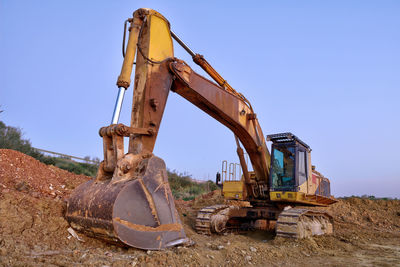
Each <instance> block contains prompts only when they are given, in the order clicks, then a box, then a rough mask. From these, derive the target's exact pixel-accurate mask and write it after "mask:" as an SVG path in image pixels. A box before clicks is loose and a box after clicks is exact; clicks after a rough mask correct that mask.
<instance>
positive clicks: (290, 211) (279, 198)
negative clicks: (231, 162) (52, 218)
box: [65, 8, 336, 250]
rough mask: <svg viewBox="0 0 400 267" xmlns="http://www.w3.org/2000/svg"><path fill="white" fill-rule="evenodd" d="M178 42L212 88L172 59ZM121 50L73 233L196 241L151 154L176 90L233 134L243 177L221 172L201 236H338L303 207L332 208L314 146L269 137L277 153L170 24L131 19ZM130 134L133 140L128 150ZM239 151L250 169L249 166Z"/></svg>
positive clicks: (77, 199) (73, 206) (122, 240)
mask: <svg viewBox="0 0 400 267" xmlns="http://www.w3.org/2000/svg"><path fill="white" fill-rule="evenodd" d="M128 24H129V27H128V31H129V38H128V41H127V44H126V45H125V43H126V41H125V32H126V28H127V26H128ZM172 39H175V40H176V41H177V43H178V44H180V45H181V46H182V47H183V48H184V49H185V50H186V51H187V52H188V53H189V54H190V55H191V56H192V58H193V61H194V62H195V63H196V64H198V65H199V66H200V67H201V68H202V69H203V70H204V71H205V72H206V73H207V74H209V75H210V77H211V78H212V79H213V80H214V82H213V81H210V80H209V79H207V78H204V77H202V76H201V75H199V74H197V73H196V72H194V71H193V70H192V69H191V68H190V66H189V65H188V64H186V63H185V62H184V61H182V60H180V59H178V58H175V57H174V51H173V41H172ZM125 46H126V48H125ZM122 50H123V55H124V61H123V66H122V70H121V74H120V76H119V77H118V81H117V86H118V88H119V90H118V96H117V101H116V104H115V109H114V114H113V117H112V121H111V125H109V126H106V127H102V128H101V129H100V131H99V135H100V136H101V138H102V139H103V150H104V160H103V161H102V162H101V164H100V166H99V169H98V173H97V176H96V177H95V178H94V179H92V180H90V181H88V182H86V183H84V184H82V185H80V186H78V187H77V188H76V189H75V190H74V192H73V193H72V194H71V196H70V197H69V199H68V200H67V208H66V214H65V216H66V219H67V220H68V222H69V223H70V225H71V226H72V227H73V228H74V229H76V230H78V231H81V232H83V233H85V234H87V235H90V236H94V237H97V238H101V239H104V240H107V241H110V242H114V243H119V244H124V245H128V246H132V247H136V248H141V249H149V250H159V249H165V248H168V247H173V246H176V245H185V244H190V243H191V241H190V240H189V239H188V237H187V236H186V234H185V231H184V229H183V226H182V223H181V221H180V218H179V214H178V212H177V210H176V208H175V204H174V198H173V196H172V193H171V189H170V187H169V183H168V177H167V172H166V165H165V163H164V161H163V160H162V159H161V158H159V157H157V156H155V155H154V154H153V149H154V145H155V142H156V139H157V134H158V130H159V127H160V124H161V120H162V116H163V112H164V108H165V105H166V102H167V97H168V94H169V92H170V91H172V92H175V93H177V94H179V95H181V96H182V97H184V98H185V99H187V100H188V101H189V102H191V103H192V104H194V105H195V106H197V107H198V108H199V109H201V110H203V111H204V112H206V113H207V114H208V115H210V116H211V117H213V118H214V119H216V120H217V121H219V122H220V123H222V124H223V125H225V126H226V127H227V128H229V129H230V130H231V131H232V132H233V134H234V137H235V141H236V146H237V154H238V156H239V161H240V167H241V171H242V173H243V175H241V176H240V177H238V178H237V179H236V180H234V179H230V178H232V177H227V175H226V174H227V171H226V170H223V171H222V174H220V175H218V176H217V183H218V184H220V185H221V186H222V188H223V189H222V193H223V195H224V197H225V199H226V204H224V205H213V206H210V207H206V208H203V209H201V210H200V211H199V213H198V216H197V219H196V231H197V232H199V233H203V234H212V233H224V232H242V231H246V230H251V229H275V230H276V232H277V235H278V236H286V237H295V238H302V237H306V236H310V235H320V234H329V233H332V231H333V220H332V217H331V216H330V215H329V214H328V213H326V212H324V211H321V210H317V209H309V208H307V207H309V206H327V205H330V204H332V203H334V202H336V200H335V199H334V198H333V197H332V196H331V194H330V183H329V180H328V179H327V178H325V177H323V176H322V175H321V174H320V173H318V172H317V171H315V169H314V168H313V167H312V166H311V157H310V152H311V149H310V147H309V146H308V145H306V144H305V143H304V142H303V141H301V140H300V139H299V138H297V137H296V136H295V135H293V134H291V133H283V134H275V135H269V136H268V139H269V140H270V141H272V156H271V155H270V152H269V150H268V148H267V145H266V141H265V138H264V136H263V132H262V130H261V127H260V125H259V123H258V120H257V116H256V113H255V112H254V110H253V108H252V106H251V104H250V102H249V101H248V100H247V99H246V98H245V97H244V96H243V95H242V94H241V93H239V92H237V91H236V90H234V89H233V88H232V87H231V86H230V85H229V84H228V83H227V81H226V80H224V79H223V78H222V77H221V75H219V74H218V73H217V72H216V71H215V70H214V69H213V68H212V67H211V65H210V64H209V63H208V62H207V61H206V60H205V58H204V57H203V56H202V55H199V54H196V53H194V52H193V51H192V50H191V49H190V48H189V47H188V46H187V45H186V44H185V43H184V42H183V41H182V40H181V39H180V38H178V36H177V35H176V34H174V33H173V32H172V31H171V29H170V24H169V22H168V21H167V19H165V18H164V17H163V16H162V15H161V14H160V13H158V12H156V11H154V10H151V9H145V8H141V9H138V10H136V11H135V12H134V13H133V18H129V19H128V20H126V22H125V30H124V40H123V48H122ZM135 59H136V62H135ZM134 64H135V65H136V66H135V75H134V78H133V84H134V86H133V87H134V91H133V105H132V115H131V123H130V126H126V125H123V124H121V123H118V120H119V115H120V110H121V106H122V102H123V98H124V94H125V90H126V89H127V88H128V87H129V86H130V84H131V73H132V69H133V65H134ZM124 137H129V148H128V153H126V154H125V152H124ZM242 146H243V147H244V149H245V150H246V152H247V154H248V157H249V159H250V161H251V165H252V167H253V171H250V170H249V169H248V166H247V165H248V164H247V162H246V160H245V156H244V155H245V153H244V150H243V148H242ZM224 174H225V176H224ZM299 206H302V207H299Z"/></svg>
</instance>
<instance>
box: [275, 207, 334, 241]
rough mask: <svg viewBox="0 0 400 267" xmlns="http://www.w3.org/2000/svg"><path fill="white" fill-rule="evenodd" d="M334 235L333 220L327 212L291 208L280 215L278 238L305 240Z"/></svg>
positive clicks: (277, 225) (277, 228) (277, 224)
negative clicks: (306, 238)
mask: <svg viewBox="0 0 400 267" xmlns="http://www.w3.org/2000/svg"><path fill="white" fill-rule="evenodd" d="M332 233H333V218H332V217H331V216H330V215H329V214H328V213H326V212H323V211H315V210H308V209H298V208H291V209H288V210H284V211H282V212H281V213H280V214H279V217H278V221H277V223H276V236H280V237H289V238H305V237H310V236H313V235H325V234H332Z"/></svg>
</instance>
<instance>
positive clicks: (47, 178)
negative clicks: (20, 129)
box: [0, 150, 400, 267]
mask: <svg viewBox="0 0 400 267" xmlns="http://www.w3.org/2000/svg"><path fill="white" fill-rule="evenodd" d="M88 179H90V178H89V177H86V176H82V175H75V174H71V173H69V172H66V171H64V170H60V169H58V168H55V167H53V166H47V165H44V164H42V163H40V162H38V161H36V160H35V159H33V158H31V157H29V156H27V155H24V154H22V153H19V152H16V151H13V150H0V265H2V266H54V265H55V266H78V265H83V266H180V267H183V266H207V265H208V266H250V265H253V266H312V265H315V266H321V265H324V266H400V201H399V200H369V199H360V198H349V199H342V200H340V201H339V202H338V203H337V204H335V205H333V206H332V207H330V208H329V210H330V212H331V213H332V214H333V215H334V217H335V234H334V235H332V236H325V237H314V238H312V239H304V240H297V241H296V240H285V239H276V238H275V237H274V235H273V234H272V233H266V232H252V233H249V234H247V235H233V234H228V235H222V236H212V237H208V236H202V235H198V234H196V233H195V232H194V230H193V228H192V226H193V222H194V218H195V214H196V211H197V210H198V209H199V208H200V207H203V206H206V205H211V204H214V203H216V202H221V201H222V199H221V198H220V197H219V196H218V192H213V193H210V194H207V195H204V196H202V197H199V198H198V199H196V200H195V201H191V202H187V201H181V200H178V201H176V204H177V207H178V209H179V212H180V214H181V216H182V221H183V222H184V227H185V230H186V233H187V235H188V236H189V237H190V238H191V239H192V240H194V241H195V242H196V244H195V245H194V246H192V247H187V248H186V247H177V248H173V249H169V250H165V251H157V252H150V251H142V250H138V249H133V248H129V249H128V248H122V247H117V246H114V245H110V244H107V243H104V242H102V241H99V240H96V239H92V238H89V237H86V236H83V235H82V234H79V236H80V237H81V238H82V239H83V241H84V242H81V241H78V240H77V239H76V238H74V237H72V236H71V235H70V234H69V232H68V231H67V229H68V227H69V226H68V223H67V222H66V221H65V220H64V217H63V203H64V202H63V199H64V198H65V197H67V196H68V195H69V194H70V192H71V191H72V190H73V188H75V187H76V186H77V185H78V184H80V183H82V182H84V181H86V180H88Z"/></svg>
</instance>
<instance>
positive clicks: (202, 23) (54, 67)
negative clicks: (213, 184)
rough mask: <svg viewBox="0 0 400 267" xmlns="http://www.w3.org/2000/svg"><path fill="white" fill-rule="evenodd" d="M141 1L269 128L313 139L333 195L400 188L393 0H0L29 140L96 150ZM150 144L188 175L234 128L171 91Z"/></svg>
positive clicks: (2, 71)
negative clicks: (130, 22) (128, 25)
mask: <svg viewBox="0 0 400 267" xmlns="http://www.w3.org/2000/svg"><path fill="white" fill-rule="evenodd" d="M141 7H148V8H152V9H155V10H157V11H159V12H160V13H161V14H163V15H164V16H165V17H166V18H167V19H168V20H169V21H170V23H171V29H172V30H173V31H174V32H175V33H176V34H177V35H178V36H179V37H180V38H181V39H183V40H184V42H185V43H186V44H188V45H189V47H190V48H191V49H192V50H194V51H195V52H197V53H200V54H203V55H204V56H205V58H206V59H207V60H208V61H209V62H210V63H211V64H212V65H213V66H214V68H215V69H216V70H217V71H218V72H220V74H221V75H222V76H223V77H224V78H225V79H226V80H227V81H228V82H229V83H230V84H231V85H232V87H234V88H235V89H236V90H237V91H239V92H241V93H243V94H244V95H245V96H246V97H247V99H249V101H250V102H251V103H252V106H253V108H254V110H255V112H256V113H257V117H258V119H259V122H260V125H261V127H262V129H263V132H264V134H266V135H267V134H272V133H279V132H287V131H289V132H292V133H294V134H296V135H297V136H298V137H300V138H301V139H302V140H303V141H305V142H306V143H307V144H308V145H309V146H311V148H312V149H313V150H312V164H313V165H316V168H317V170H318V171H319V172H321V173H322V174H324V175H325V176H326V177H328V178H330V180H331V191H332V194H333V195H335V196H350V195H364V194H367V195H374V196H377V197H398V198H399V197H400V156H399V151H400V138H399V137H398V134H399V132H400V119H399V117H400V90H399V89H400V30H399V29H400V16H399V14H400V2H399V1H386V0H382V1H348V0H343V1H340V0H335V1H296V0H293V1H289V0H288V1H106V0H97V1H94V0H93V1H78V0H68V1H63V0H59V1H46V0H40V1H34V0H31V1H18V0H0V106H1V109H2V110H4V112H3V113H1V114H0V120H2V121H4V122H5V123H6V124H7V125H10V126H17V127H20V128H22V129H23V133H24V136H25V138H28V139H30V141H31V143H32V145H33V146H34V147H37V148H42V149H46V150H51V151H56V152H60V153H65V154H70V155H74V156H80V157H84V156H87V155H88V156H91V157H99V158H101V159H102V153H103V152H102V149H103V148H102V147H103V146H102V139H101V138H100V137H99V135H98V130H99V128H100V127H103V126H106V125H108V124H109V123H110V121H111V116H112V112H113V107H114V103H115V98H116V95H117V90H118V89H117V87H116V85H115V83H116V80H117V77H118V75H119V72H120V69H121V64H122V60H123V58H122V55H121V43H122V33H123V22H124V21H125V19H127V18H128V17H131V16H132V13H133V11H135V10H136V9H138V8H141ZM174 49H175V56H176V57H178V58H181V59H183V60H185V61H186V62H187V63H189V64H190V65H191V66H192V68H193V69H194V70H196V71H198V72H199V73H202V74H203V75H206V74H204V73H203V72H202V71H201V70H200V69H199V68H198V67H197V66H195V64H194V63H193V62H192V61H191V58H190V57H189V56H188V55H187V54H186V53H185V51H184V50H183V49H181V48H180V47H179V45H178V44H176V43H175V46H174ZM131 98H132V88H129V90H128V91H127V93H126V97H125V100H124V106H123V110H122V114H121V119H120V122H122V123H124V124H127V125H129V122H130V110H131V104H132V99H131ZM154 154H155V155H157V156H159V157H161V158H163V159H164V160H165V162H166V164H167V167H168V168H169V169H171V170H176V171H178V172H181V173H188V174H191V175H192V177H193V178H196V179H212V180H214V178H215V173H216V172H217V171H220V169H221V161H222V160H228V161H229V162H238V159H237V155H236V146H235V141H234V137H233V134H232V133H231V132H230V130H228V129H227V128H225V127H224V126H223V125H221V124H219V123H218V122H216V121H215V120H213V119H212V118H211V117H209V116H208V115H207V114H205V113H203V112H202V111H201V110H199V109H197V108H196V107H195V106H193V105H192V104H191V103H189V102H187V101H186V100H184V99H183V98H181V97H180V96H179V95H177V94H174V93H172V92H171V93H170V95H169V98H168V103H167V107H166V110H165V113H164V118H163V121H162V123H161V127H160V131H159V135H158V139H157V143H156V148H155V150H154Z"/></svg>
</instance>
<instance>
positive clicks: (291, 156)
mask: <svg viewBox="0 0 400 267" xmlns="http://www.w3.org/2000/svg"><path fill="white" fill-rule="evenodd" d="M267 141H272V148H271V150H272V154H271V169H270V170H271V171H270V178H269V182H270V190H271V191H283V192H285V191H292V192H297V191H298V189H299V187H300V186H301V185H302V184H304V183H305V182H306V181H307V177H308V173H307V172H308V168H307V164H308V162H307V160H308V157H307V153H309V152H311V148H310V147H309V146H308V145H307V144H306V143H304V142H303V141H301V140H300V139H299V138H298V137H297V136H295V135H294V134H292V133H279V134H271V135H268V136H267Z"/></svg>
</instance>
